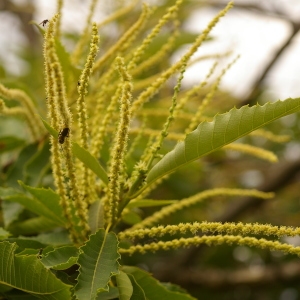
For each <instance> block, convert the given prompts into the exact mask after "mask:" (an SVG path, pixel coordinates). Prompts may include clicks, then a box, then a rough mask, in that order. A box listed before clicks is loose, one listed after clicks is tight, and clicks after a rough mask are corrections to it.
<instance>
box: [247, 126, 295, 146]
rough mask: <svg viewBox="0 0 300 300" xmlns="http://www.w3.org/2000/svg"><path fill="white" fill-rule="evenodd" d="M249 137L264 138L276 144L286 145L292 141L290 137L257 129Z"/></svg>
mask: <svg viewBox="0 0 300 300" xmlns="http://www.w3.org/2000/svg"><path fill="white" fill-rule="evenodd" d="M249 135H251V136H259V137H263V138H265V139H267V140H269V141H271V142H274V143H286V142H288V141H290V140H291V137H290V136H289V135H277V134H274V133H273V132H271V131H268V130H265V129H257V130H255V131H253V132H251V133H250V134H249Z"/></svg>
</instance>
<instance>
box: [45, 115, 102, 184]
mask: <svg viewBox="0 0 300 300" xmlns="http://www.w3.org/2000/svg"><path fill="white" fill-rule="evenodd" d="M41 120H42V122H43V124H44V126H45V128H46V129H47V130H48V132H49V133H50V134H51V135H52V136H53V137H54V138H56V139H57V137H58V132H57V131H56V130H55V129H54V128H52V127H51V126H50V124H48V123H47V121H45V120H44V119H42V118H41ZM72 152H73V154H74V155H75V156H76V157H77V158H78V159H79V160H80V161H81V162H83V163H84V164H85V165H86V166H87V167H88V168H89V169H90V170H92V171H93V172H94V173H95V174H96V175H97V176H98V177H99V178H100V179H101V180H102V181H103V182H104V183H105V184H108V177H107V174H106V171H105V170H104V168H103V167H102V166H101V164H100V163H99V162H98V160H97V159H96V158H95V157H94V156H93V155H92V154H91V153H90V152H88V151H87V150H85V149H84V148H82V147H80V146H79V145H78V144H77V143H75V142H72Z"/></svg>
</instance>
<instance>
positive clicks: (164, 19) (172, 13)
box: [128, 0, 183, 71]
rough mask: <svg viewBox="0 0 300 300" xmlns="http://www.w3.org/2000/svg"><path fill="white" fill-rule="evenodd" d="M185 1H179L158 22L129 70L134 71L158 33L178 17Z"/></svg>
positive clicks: (136, 54)
mask: <svg viewBox="0 0 300 300" xmlns="http://www.w3.org/2000/svg"><path fill="white" fill-rule="evenodd" d="M182 1H183V0H177V1H176V2H175V4H174V5H173V6H171V7H170V8H169V9H168V11H167V13H166V14H165V15H164V16H163V17H162V18H161V19H160V20H159V21H158V23H157V25H156V26H155V27H154V28H153V29H152V30H151V32H150V33H149V35H148V36H147V37H146V38H145V39H144V41H143V42H142V44H141V45H140V46H139V47H138V49H137V50H136V51H135V52H134V54H133V57H132V59H131V60H130V62H129V64H128V70H129V71H131V70H133V69H134V68H135V67H136V65H137V63H138V61H139V60H140V58H141V56H142V55H143V54H144V52H145V49H146V48H147V47H148V46H149V45H150V43H151V42H152V40H153V39H154V38H155V37H156V36H157V35H158V33H159V32H160V31H161V29H162V27H163V26H164V25H165V24H166V23H167V22H168V21H169V20H170V19H171V18H173V17H174V16H176V13H177V12H178V10H179V7H180V5H181V3H182Z"/></svg>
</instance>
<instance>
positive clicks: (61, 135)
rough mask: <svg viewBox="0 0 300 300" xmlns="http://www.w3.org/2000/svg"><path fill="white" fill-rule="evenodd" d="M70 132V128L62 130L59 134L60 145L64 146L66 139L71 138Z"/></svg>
mask: <svg viewBox="0 0 300 300" xmlns="http://www.w3.org/2000/svg"><path fill="white" fill-rule="evenodd" d="M69 132H70V128H68V127H65V128H64V129H62V130H61V131H60V132H59V134H58V142H59V143H60V144H63V143H64V142H65V138H66V137H69Z"/></svg>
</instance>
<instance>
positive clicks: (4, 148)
mask: <svg viewBox="0 0 300 300" xmlns="http://www.w3.org/2000/svg"><path fill="white" fill-rule="evenodd" d="M76 3H77V1H74V5H76ZM173 3H174V1H171V0H169V1H159V2H157V3H156V4H158V5H159V9H157V10H156V11H155V13H154V14H153V15H152V17H151V18H150V20H149V24H148V28H151V27H152V26H154V24H156V20H157V19H158V18H159V16H161V13H162V11H163V10H164V9H165V8H166V7H169V6H170V5H171V4H173ZM35 4H36V1H30V0H29V1H20V2H19V1H9V0H1V2H0V14H1V16H4V15H8V16H9V18H12V19H13V20H14V22H15V24H16V25H15V26H14V27H13V28H12V29H11V30H17V31H19V32H20V33H21V35H22V42H21V45H22V47H18V49H17V51H15V53H14V55H17V56H18V57H19V60H18V61H19V62H20V64H21V65H22V68H21V67H20V69H22V71H21V72H10V71H9V70H7V62H5V61H4V60H5V58H4V59H3V58H2V61H0V82H1V83H2V84H4V85H5V86H7V87H9V88H20V89H22V90H24V91H26V92H27V93H28V94H29V95H30V96H31V97H32V99H34V101H35V102H36V105H37V106H38V107H39V112H40V114H41V116H42V117H44V118H45V117H46V110H45V90H44V78H43V74H44V69H43V67H44V65H43V57H42V42H43V39H42V35H41V34H40V32H38V30H37V29H36V27H35V26H33V25H32V24H30V21H32V20H35V21H36V22H37V23H39V22H41V21H42V20H36V19H35V9H36V7H35ZM123 4H124V3H123ZM123 4H122V1H119V2H118V1H116V3H115V5H116V7H118V5H123ZM107 6H108V8H107V10H108V12H107V13H109V10H112V11H113V9H115V7H114V5H113V4H110V5H107ZM202 6H203V7H207V6H211V7H212V9H216V11H217V9H218V8H219V7H220V3H218V2H216V1H208V2H205V1H184V3H183V5H182V8H181V11H180V14H179V17H180V19H182V21H183V22H184V20H187V19H188V18H189V15H190V14H191V12H193V10H195V9H199V10H200V9H201V7H202ZM235 10H248V11H249V10H251V11H252V12H253V11H254V13H255V12H256V13H260V14H265V15H271V14H272V15H273V16H274V18H276V14H277V15H278V16H280V17H282V15H284V12H281V11H277V12H276V14H274V11H272V10H271V9H269V11H268V10H267V9H265V8H263V7H260V6H259V5H258V4H257V5H256V4H253V3H252V4H251V5H250V4H249V5H248V6H247V5H240V4H239V2H238V1H237V3H236V8H235ZM139 13H140V10H139V9H134V10H133V11H131V12H130V15H129V16H128V15H126V16H123V17H121V18H119V19H117V20H116V21H114V23H113V24H109V25H108V26H105V27H104V28H103V30H101V31H100V37H101V46H100V49H101V50H100V54H103V53H104V51H105V49H107V48H108V47H109V46H110V45H113V44H114V42H115V41H116V40H117V39H118V36H119V35H121V34H122V32H124V31H125V30H126V29H127V28H128V27H129V26H130V25H131V24H132V23H133V20H136V19H137V18H138V16H139ZM48 17H49V18H50V17H51V16H50V15H49V16H48ZM226 18H230V15H229V16H226ZM286 19H287V21H289V22H290V24H291V26H292V28H293V31H292V32H291V34H290V37H288V39H290V41H288V39H287V41H286V42H285V43H283V44H282V47H281V48H280V49H278V50H277V52H276V53H274V56H273V57H269V59H268V61H266V62H265V66H264V67H263V68H264V72H262V73H261V74H260V75H259V76H258V78H257V80H256V81H254V83H253V85H252V87H251V91H252V92H251V93H249V94H248V95H244V96H242V97H237V96H233V95H234V93H232V91H230V90H223V89H219V91H218V92H217V93H216V94H215V96H214V98H213V100H212V103H211V104H212V105H211V106H210V107H209V109H207V110H206V111H205V114H206V115H207V116H208V117H211V116H213V115H214V114H216V113H217V112H220V113H222V112H226V111H227V110H228V109H230V108H231V107H232V106H234V105H235V106H237V107H240V106H241V105H244V104H253V103H256V102H259V103H260V104H263V103H265V102H267V101H272V100H274V99H272V98H270V97H269V96H268V87H267V86H266V85H265V78H266V77H267V75H268V72H270V70H271V69H272V67H273V66H274V65H275V64H276V61H278V60H279V59H280V57H281V55H282V54H283V53H284V52H285V51H286V50H287V49H288V47H289V45H290V43H291V41H292V40H293V38H295V36H296V34H297V33H298V31H299V28H300V23H296V22H294V21H293V20H288V17H286ZM2 20H4V19H2ZM218 26H222V22H221V24H218ZM170 31H172V28H169V30H167V29H165V30H163V31H162V33H161V34H160V36H159V37H158V38H157V39H156V40H155V41H154V43H153V44H152V45H151V47H150V48H149V49H148V50H147V53H146V54H145V55H144V57H143V59H144V60H145V59H147V57H151V56H152V55H153V54H155V52H156V51H157V50H158V49H160V48H161V47H162V46H163V45H164V43H165V41H166V39H167V38H168V35H169V33H170ZM9 34H10V32H2V33H1V35H9ZM79 34H80V33H78V32H76V31H74V30H72V28H69V30H67V31H63V32H62V39H63V43H64V44H65V45H66V48H67V49H69V50H72V49H73V47H74V45H75V42H76V41H77V40H78V38H79ZM195 36H196V34H194V33H191V32H187V31H185V30H184V29H182V30H181V32H180V35H179V37H178V38H177V40H176V43H175V45H174V48H175V51H180V50H181V49H182V47H186V46H187V45H188V44H189V43H191V42H192V41H193V40H194V38H195ZM245 38H246V37H245ZM214 39H215V37H214V36H213V35H212V36H211V37H210V39H209V40H208V41H206V42H207V43H210V42H213V40H214ZM231 50H234V49H231ZM10 55H12V53H6V54H5V56H4V57H6V58H7V60H8V61H10V59H9V56H10ZM241 55H243V53H241ZM2 57H3V56H2ZM171 59H174V57H172V56H171V55H170V57H168V58H166V59H165V60H163V61H162V62H161V63H160V64H159V65H156V66H154V67H153V68H150V69H149V70H146V71H145V72H144V73H142V74H141V75H140V77H139V78H135V80H136V81H139V80H142V79H143V78H148V77H150V76H152V75H154V74H156V73H157V72H160V71H162V70H164V69H165V68H166V67H167V66H168V65H170V62H171ZM18 61H17V62H15V63H16V64H17V63H18ZM226 63H228V60H226ZM15 68H18V67H17V66H15V67H14V69H15ZM228 72H230V70H229V71H228ZM17 73H18V74H17ZM70 84H72V82H71V83H70ZM73 84H74V87H75V86H76V84H77V82H74V83H73ZM184 84H185V87H187V86H189V83H188V82H185V83H184ZM236 84H237V85H238V84H239V78H236ZM173 86H174V81H172V80H169V82H168V83H167V84H166V85H165V86H164V87H163V89H162V90H161V92H160V93H159V94H158V95H157V96H156V97H155V98H154V99H153V101H151V102H150V103H148V104H147V105H146V107H147V108H148V109H149V110H150V109H156V108H157V107H158V106H159V107H164V106H165V107H166V109H167V108H168V106H169V105H170V101H166V99H169V100H170V97H171V95H172V93H173ZM69 88H70V87H69ZM206 92H207V90H205V89H203V90H202V91H201V92H200V93H199V95H198V96H197V97H195V98H194V99H193V101H191V102H190V103H189V104H188V107H187V110H186V113H188V112H189V111H194V110H195V109H196V107H197V106H198V105H199V102H200V101H201V99H203V97H204V95H205V93H206ZM75 99H76V98H75ZM75 99H73V100H75ZM6 104H7V106H9V107H13V106H17V105H19V104H18V103H17V102H14V101H7V102H6ZM297 117H298V116H296V115H292V116H289V117H286V118H284V119H283V120H279V121H277V122H275V123H272V124H270V125H268V126H267V128H266V129H269V130H270V131H272V132H273V133H275V134H288V135H290V137H291V140H290V142H288V143H284V144H279V143H274V142H271V141H265V139H263V138H259V137H252V136H249V137H245V138H244V139H243V142H246V143H250V144H253V145H256V146H261V147H263V148H265V149H268V150H271V151H273V152H274V153H276V154H277V155H278V157H279V162H278V163H276V164H273V165H272V164H271V163H269V162H265V161H261V160H259V159H257V158H253V157H250V156H247V155H245V154H240V153H236V152H233V151H229V150H225V151H217V152H215V153H212V154H211V155H209V156H207V157H205V158H203V159H201V160H198V161H195V162H193V163H191V164H189V165H188V166H185V167H183V168H181V169H180V170H179V171H177V172H176V173H174V174H172V175H171V176H170V177H169V179H168V180H166V181H165V182H164V183H163V184H162V185H160V186H159V187H157V188H156V189H155V190H154V191H153V192H152V194H151V195H150V197H151V198H154V199H181V198H184V197H188V196H191V195H193V194H195V193H197V192H200V191H203V190H206V189H209V188H215V187H229V188H251V187H253V188H257V189H259V190H263V191H275V192H276V196H275V198H274V199H272V200H260V199H254V198H236V197H234V198H226V199H225V198H223V197H219V198H215V199H209V200H207V201H204V202H203V203H200V204H198V205H196V206H194V207H192V208H190V209H186V210H185V211H184V212H180V213H178V214H174V215H172V217H169V218H168V219H166V220H165V224H177V223H180V222H190V221H203V220H207V221H222V222H226V221H243V222H260V223H270V224H273V225H286V226H299V217H300V201H299V179H300V172H299V170H300V158H299V157H300V156H299V151H300V147H299V142H298V139H299V130H300V127H299V121H298V118H297ZM164 120H165V116H162V117H159V116H157V115H156V116H151V115H149V116H148V119H147V125H148V126H149V128H152V129H160V128H161V125H162V124H163V122H164ZM178 122H179V123H178ZM176 124H177V125H174V126H173V127H172V131H174V132H180V130H182V128H184V126H185V120H184V119H179V120H177V122H176ZM0 128H1V130H0V154H1V160H0V163H1V178H0V179H1V185H2V186H10V187H14V188H20V187H19V185H18V184H17V180H22V181H23V182H24V183H26V184H28V185H32V186H43V187H48V186H50V187H52V186H53V183H52V177H51V169H50V164H49V147H48V142H47V140H46V137H45V141H40V142H39V143H35V144H32V143H31V141H30V137H29V134H28V129H27V127H26V124H25V123H24V120H22V119H21V118H17V117H7V116H1V117H0ZM181 132H182V131H181ZM108 138H109V137H108ZM146 143H147V140H146V139H145V140H144V141H142V142H141V150H140V151H139V150H136V151H135V152H136V153H135V156H136V157H139V155H140V154H141V152H142V147H143V146H146ZM174 145H175V142H174V141H168V142H167V143H166V144H165V149H164V151H165V152H167V151H169V150H170V149H172V147H174ZM107 156H108V149H105V148H104V149H103V155H102V160H103V161H105V160H106V158H107ZM133 163H134V160H133V161H132V166H133ZM153 211H154V209H152V208H151V209H144V210H143V211H139V213H141V214H142V216H143V217H145V216H147V215H149V214H150V213H152V212H153ZM11 212H12V215H13V217H11V218H12V219H11V220H10V221H11V222H12V223H13V221H14V218H17V216H19V217H20V215H19V214H25V212H24V211H23V212H21V210H20V207H19V206H18V205H14V207H12V209H11ZM4 217H6V218H9V216H4ZM23 217H24V218H25V216H23ZM18 230H20V228H18V227H17V228H15V232H16V233H19V231H18ZM285 241H286V242H290V243H294V244H296V245H299V244H300V239H299V238H293V239H285ZM124 263H130V264H133V265H138V266H140V267H142V268H145V269H146V270H148V271H150V272H152V273H153V274H154V276H155V277H156V278H158V279H159V280H161V281H164V282H173V283H177V284H178V285H180V286H181V287H183V288H185V289H187V290H188V291H189V292H190V293H191V294H192V295H194V296H195V297H197V298H198V299H210V298H211V299H222V300H223V299H224V300H225V299H257V300H265V299H280V300H283V299H287V300H294V299H300V288H299V283H298V282H299V279H300V262H299V258H297V257H295V256H292V255H285V256H283V255H282V254H280V253H277V252H269V251H264V250H259V249H253V248H246V247H237V246H232V247H230V246H219V247H207V246H201V247H198V248H190V249H180V250H176V251H171V252H168V253H164V252H159V253H156V254H147V255H137V256H134V257H130V258H126V259H124Z"/></svg>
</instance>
